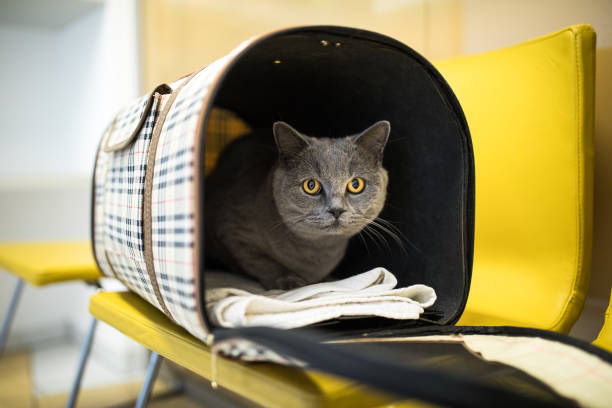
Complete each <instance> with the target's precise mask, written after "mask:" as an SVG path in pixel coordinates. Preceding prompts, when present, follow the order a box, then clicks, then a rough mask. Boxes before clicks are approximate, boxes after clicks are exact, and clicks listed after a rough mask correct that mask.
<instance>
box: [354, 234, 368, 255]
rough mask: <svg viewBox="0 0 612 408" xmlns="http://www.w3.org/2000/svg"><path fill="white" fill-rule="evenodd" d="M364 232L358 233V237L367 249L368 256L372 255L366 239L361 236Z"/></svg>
mask: <svg viewBox="0 0 612 408" xmlns="http://www.w3.org/2000/svg"><path fill="white" fill-rule="evenodd" d="M362 232H363V231H359V232H358V233H357V236H358V237H359V238H360V239H361V242H363V246H364V247H365V249H366V252H367V253H368V255H371V253H370V247H368V243H367V242H366V240H365V238H364V237H363V235H361V233H362Z"/></svg>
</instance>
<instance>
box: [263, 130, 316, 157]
mask: <svg viewBox="0 0 612 408" xmlns="http://www.w3.org/2000/svg"><path fill="white" fill-rule="evenodd" d="M272 129H273V131H274V140H275V141H276V146H277V147H278V152H279V154H280V157H281V159H283V160H285V159H288V158H291V157H293V156H295V155H296V154H298V153H299V152H301V151H302V150H304V149H305V148H306V146H308V140H307V139H306V137H305V136H304V135H302V134H300V132H298V131H297V130H295V129H294V128H292V127H291V126H289V125H288V124H287V123H285V122H274V125H273V126H272Z"/></svg>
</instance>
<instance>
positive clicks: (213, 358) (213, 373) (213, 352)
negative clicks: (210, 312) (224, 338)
mask: <svg viewBox="0 0 612 408" xmlns="http://www.w3.org/2000/svg"><path fill="white" fill-rule="evenodd" d="M214 342H215V336H214V335H212V334H209V335H208V336H206V345H207V346H208V347H210V386H211V387H212V389H213V390H216V389H217V388H219V383H218V382H217V358H218V356H219V348H218V347H214V346H213V343H214Z"/></svg>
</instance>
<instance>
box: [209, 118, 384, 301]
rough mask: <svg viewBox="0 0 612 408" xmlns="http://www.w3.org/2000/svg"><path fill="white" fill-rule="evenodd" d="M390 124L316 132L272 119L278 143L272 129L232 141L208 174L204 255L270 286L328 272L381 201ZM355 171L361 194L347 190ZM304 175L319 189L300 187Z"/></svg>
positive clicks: (285, 285) (299, 283)
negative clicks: (327, 134) (340, 133)
mask: <svg viewBox="0 0 612 408" xmlns="http://www.w3.org/2000/svg"><path fill="white" fill-rule="evenodd" d="M389 130H390V126H389V122H386V121H381V122H377V123H376V124H374V125H373V126H371V127H370V128H368V129H366V130H365V131H363V132H362V133H360V134H358V135H354V136H347V137H343V138H336V139H329V138H314V137H309V136H306V135H303V134H301V133H299V132H298V131H296V130H295V129H293V128H292V127H291V126H289V125H287V124H286V123H284V122H276V123H274V126H273V134H274V140H275V142H276V148H275V146H274V145H271V144H270V143H268V142H267V141H269V140H270V139H271V138H270V133H269V132H270V131H269V130H267V131H264V132H263V133H262V132H254V133H253V134H251V135H249V136H244V137H242V138H240V139H238V140H237V141H236V142H234V143H232V145H230V147H228V148H227V149H226V150H225V151H224V152H223V154H222V155H221V157H220V158H219V162H218V165H217V167H216V168H215V170H214V171H213V172H212V173H211V175H210V176H209V177H208V178H207V180H206V190H205V197H206V203H205V205H206V208H205V213H206V216H205V226H206V256H207V257H210V258H212V259H214V260H216V261H218V262H221V263H222V264H223V265H224V266H226V267H229V268H230V269H232V270H234V271H236V272H242V273H246V274H248V275H250V276H253V277H254V278H256V279H257V280H259V281H260V282H261V283H262V284H263V285H264V286H265V287H266V288H267V289H272V288H280V289H289V288H293V287H297V286H303V285H307V284H310V283H314V282H318V281H320V280H321V279H323V278H325V277H326V276H327V275H328V274H329V273H330V272H331V271H332V270H333V269H334V268H335V267H336V265H337V264H338V263H339V262H340V260H341V259H342V258H343V256H344V253H345V251H346V247H347V244H348V241H349V238H350V237H352V236H353V235H355V234H357V233H358V232H360V231H361V230H362V229H363V228H364V227H365V226H366V225H368V224H369V223H370V222H371V221H372V220H374V219H375V218H376V217H377V216H378V214H379V213H380V212H381V210H382V208H383V206H384V203H385V198H386V191H387V183H388V176H387V171H386V170H385V169H384V168H383V167H382V155H383V150H384V147H385V144H386V142H387V139H388V135H389ZM353 177H361V178H363V179H364V180H365V183H366V184H365V188H364V190H363V191H362V192H361V193H358V194H352V193H350V192H348V191H347V183H348V182H349V180H350V179H351V178H353ZM309 178H315V179H317V180H319V181H320V184H321V188H322V190H321V192H320V194H318V195H314V196H313V195H308V194H307V193H306V192H305V191H304V190H303V188H302V184H303V182H304V180H306V179H309ZM334 209H336V213H338V212H341V213H340V214H339V216H338V218H336V216H335V215H334V214H333V213H330V210H334Z"/></svg>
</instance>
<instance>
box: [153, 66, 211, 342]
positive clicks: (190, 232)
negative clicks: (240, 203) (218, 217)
mask: <svg viewBox="0 0 612 408" xmlns="http://www.w3.org/2000/svg"><path fill="white" fill-rule="evenodd" d="M218 62H219V61H217V63H215V64H213V65H210V66H209V67H207V68H206V69H204V70H202V71H200V72H199V73H197V74H196V75H195V76H194V77H193V78H191V80H190V81H189V82H188V83H187V84H186V85H185V86H184V87H183V89H182V90H181V92H180V93H179V94H178V96H177V97H176V99H175V101H174V103H173V104H172V107H171V108H170V110H169V112H168V116H167V117H166V120H165V121H164V125H163V127H162V131H161V135H160V138H159V144H158V146H157V154H156V157H155V167H154V169H153V191H152V198H151V213H152V226H153V260H154V266H155V273H156V276H157V283H158V285H159V290H160V293H161V295H162V297H163V299H164V302H165V303H166V307H167V308H168V310H169V311H170V313H171V315H172V317H173V318H174V320H175V321H176V322H177V323H179V324H180V325H181V326H183V327H185V328H186V329H187V330H189V331H190V332H191V333H192V334H194V335H195V336H196V337H199V338H200V339H204V337H205V336H206V332H205V330H204V329H203V327H202V325H201V323H200V316H199V315H198V310H197V305H196V293H195V290H196V287H195V280H194V270H193V269H194V264H193V261H194V256H193V255H194V254H193V247H194V228H195V226H194V220H195V214H194V211H195V203H194V196H193V194H194V186H193V183H194V151H195V150H194V143H195V136H196V135H195V131H196V128H197V126H198V117H199V113H200V110H201V109H202V103H203V100H204V98H205V96H206V94H207V92H208V88H209V86H210V84H211V82H212V79H213V78H214V77H215V74H216V72H218V69H219V68H221V67H222V66H223V64H218ZM172 87H173V88H174V85H173V86H172Z"/></svg>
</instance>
